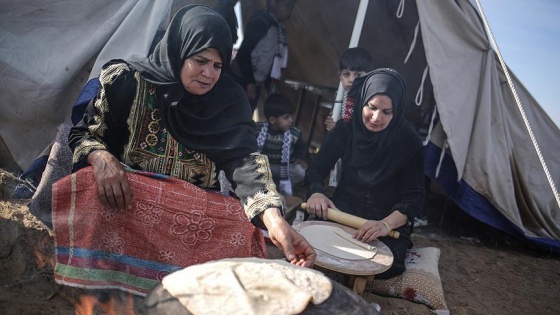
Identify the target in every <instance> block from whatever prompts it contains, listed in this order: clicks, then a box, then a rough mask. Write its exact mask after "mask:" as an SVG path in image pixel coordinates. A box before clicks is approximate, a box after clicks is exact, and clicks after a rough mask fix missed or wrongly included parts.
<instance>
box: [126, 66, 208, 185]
mask: <svg viewBox="0 0 560 315" xmlns="http://www.w3.org/2000/svg"><path fill="white" fill-rule="evenodd" d="M134 77H135V79H136V80H137V82H138V84H137V90H136V96H135V98H134V103H133V104H132V107H131V112H130V116H129V118H128V121H127V123H128V129H129V131H130V143H127V144H126V145H125V147H124V150H123V161H124V162H125V163H126V164H129V165H135V166H136V167H140V168H141V169H142V170H145V171H150V172H155V173H160V174H165V175H170V176H173V177H176V178H179V179H182V180H186V181H188V182H190V183H193V184H195V185H197V186H200V187H202V188H210V187H215V186H216V184H217V177H216V166H215V164H214V163H213V162H212V161H210V160H209V159H208V158H207V157H206V155H204V154H202V153H198V152H194V151H186V148H185V149H183V150H182V149H181V146H180V144H179V143H177V141H175V140H174V139H173V138H172V137H171V135H170V134H169V133H168V132H167V131H166V130H165V128H163V129H162V125H161V121H160V120H161V118H160V112H159V109H158V108H153V109H151V108H149V106H147V104H148V102H149V101H150V99H149V98H150V97H152V98H154V97H155V92H156V90H155V87H154V86H153V85H152V84H150V83H148V82H146V81H145V80H143V79H142V78H141V76H140V74H139V73H135V75H134ZM154 105H155V106H157V104H154ZM146 124H147V128H146V127H144V126H146ZM143 128H146V130H145V131H142V130H143ZM158 149H159V150H160V151H156V150H158ZM154 151H155V152H154ZM188 152H190V153H189V154H188V155H189V156H191V155H192V158H189V157H185V155H187V153H188Z"/></svg>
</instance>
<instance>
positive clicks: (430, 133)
mask: <svg viewBox="0 0 560 315" xmlns="http://www.w3.org/2000/svg"><path fill="white" fill-rule="evenodd" d="M436 116H437V106H434V111H433V113H432V119H430V127H428V134H427V135H426V139H425V140H424V142H423V144H424V145H427V144H428V142H430V138H431V137H432V131H433V130H434V122H435V120H436Z"/></svg>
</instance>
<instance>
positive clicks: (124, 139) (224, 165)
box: [69, 5, 315, 267]
mask: <svg viewBox="0 0 560 315" xmlns="http://www.w3.org/2000/svg"><path fill="white" fill-rule="evenodd" d="M232 46H233V44H232V40H231V31H230V29H229V27H228V24H227V23H226V21H225V20H224V19H223V18H222V17H221V16H220V15H219V13H217V12H216V11H215V10H213V9H211V8H208V7H205V6H200V5H191V6H187V7H184V8H182V9H180V10H179V11H178V12H177V13H176V15H175V16H174V17H173V19H172V21H171V23H170V25H169V27H168V29H167V31H166V33H165V35H164V37H163V39H162V40H161V41H160V42H159V44H158V45H157V47H156V48H155V50H154V52H153V53H152V54H151V55H150V56H148V57H147V58H146V59H144V60H140V61H124V60H112V61H110V62H108V63H107V64H106V65H105V66H104V67H103V69H102V71H101V75H100V84H101V86H100V91H99V93H98V95H97V97H96V98H94V99H93V100H92V101H91V103H90V104H89V106H88V108H87V111H86V113H85V115H84V117H83V119H82V121H81V122H80V123H79V124H78V125H77V126H76V127H74V128H73V129H72V131H71V132H70V136H69V143H70V146H71V148H72V150H73V151H74V158H73V163H74V165H73V171H74V172H75V171H77V170H79V169H81V168H83V167H86V166H89V165H91V166H93V172H94V177H95V182H96V184H97V190H98V195H99V198H100V199H101V201H102V202H103V203H104V204H106V205H108V206H110V207H112V208H115V211H117V210H120V211H127V209H129V208H130V207H131V204H132V201H133V199H134V195H132V193H131V188H130V185H129V182H128V180H127V176H126V171H125V168H124V167H123V165H122V164H121V163H123V164H125V165H127V166H130V167H132V168H134V169H137V170H142V171H148V172H153V173H160V174H165V175H170V176H172V177H175V178H179V179H182V180H185V181H187V182H190V183H192V184H194V185H196V186H198V187H200V188H203V189H206V190H219V185H218V181H217V180H216V174H217V171H218V170H224V171H225V174H226V176H227V178H228V179H229V181H230V182H232V183H233V188H234V190H235V194H236V195H237V196H238V197H239V199H240V201H241V202H242V204H243V207H244V210H245V213H246V214H247V216H248V218H249V219H250V220H251V221H252V222H253V224H254V225H256V226H258V227H261V228H266V229H268V234H269V237H270V239H271V240H272V242H273V243H274V244H275V245H276V246H277V247H279V248H280V249H281V250H283V252H284V254H285V256H286V258H287V260H288V261H290V262H291V263H293V264H296V265H300V266H307V267H310V266H312V265H313V262H314V259H315V252H314V251H313V249H312V248H311V247H310V245H309V243H308V242H307V241H306V240H305V239H304V238H303V237H302V236H301V235H299V234H298V233H297V232H295V231H294V230H293V229H292V228H291V227H290V226H289V224H288V223H287V222H286V221H285V220H284V219H283V218H282V215H281V212H280V208H281V207H282V204H281V198H280V195H279V194H278V192H277V191H276V187H275V186H274V184H273V182H272V179H271V176H270V170H269V167H268V161H267V159H266V156H263V155H260V154H258V153H257V152H258V148H257V141H256V134H255V126H254V122H253V121H252V119H251V115H252V112H251V107H250V105H249V102H248V99H247V96H246V94H245V92H244V90H243V89H242V88H241V87H240V86H239V85H238V84H237V83H235V82H234V81H233V80H232V79H230V78H229V77H228V76H227V75H224V74H222V72H223V70H224V69H225V68H226V67H227V66H228V65H229V63H230V58H231V53H232ZM224 245H225V244H224ZM216 246H219V244H217V245H216Z"/></svg>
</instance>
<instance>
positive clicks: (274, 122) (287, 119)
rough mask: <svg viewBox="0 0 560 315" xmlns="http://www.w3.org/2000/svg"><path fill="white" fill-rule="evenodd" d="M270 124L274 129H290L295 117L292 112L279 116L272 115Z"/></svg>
mask: <svg viewBox="0 0 560 315" xmlns="http://www.w3.org/2000/svg"><path fill="white" fill-rule="evenodd" d="M269 123H270V126H271V127H272V129H274V130H281V131H284V132H286V131H288V130H289V129H290V127H291V126H292V123H293V119H292V115H291V114H284V115H282V116H278V117H270V119H269Z"/></svg>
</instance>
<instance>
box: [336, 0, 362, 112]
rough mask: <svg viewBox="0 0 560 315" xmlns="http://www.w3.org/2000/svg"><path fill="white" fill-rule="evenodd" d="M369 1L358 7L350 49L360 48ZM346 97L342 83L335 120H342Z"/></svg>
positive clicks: (338, 93) (339, 87) (337, 98)
mask: <svg viewBox="0 0 560 315" xmlns="http://www.w3.org/2000/svg"><path fill="white" fill-rule="evenodd" d="M368 3H369V0H360V5H359V6H358V13H356V20H355V21H354V29H353V30H352V36H351V37H350V44H349V45H348V48H353V47H356V46H358V43H359V41H360V35H361V34H362V26H363V25H364V19H365V17H366V11H367V7H368ZM343 95H344V88H343V87H342V83H339V84H338V90H337V92H336V98H335V102H334V105H333V114H332V117H333V120H334V121H337V120H338V119H339V118H340V111H341V107H342V97H343Z"/></svg>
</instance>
